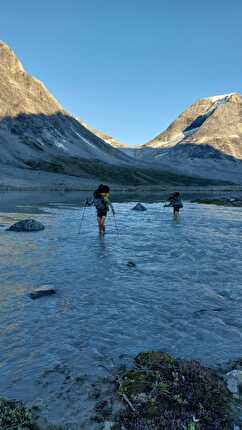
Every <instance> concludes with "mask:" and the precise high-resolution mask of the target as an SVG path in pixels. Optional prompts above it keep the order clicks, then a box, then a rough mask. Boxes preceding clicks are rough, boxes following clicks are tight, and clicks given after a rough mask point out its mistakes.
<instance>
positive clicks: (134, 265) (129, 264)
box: [127, 260, 136, 267]
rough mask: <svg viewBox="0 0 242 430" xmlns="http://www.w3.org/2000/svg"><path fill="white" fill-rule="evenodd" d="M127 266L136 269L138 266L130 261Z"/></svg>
mask: <svg viewBox="0 0 242 430" xmlns="http://www.w3.org/2000/svg"><path fill="white" fill-rule="evenodd" d="M127 266H129V267H136V264H135V263H134V261H131V260H130V261H128V263H127Z"/></svg>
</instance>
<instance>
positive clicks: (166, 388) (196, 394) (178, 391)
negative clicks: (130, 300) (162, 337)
mask: <svg viewBox="0 0 242 430" xmlns="http://www.w3.org/2000/svg"><path fill="white" fill-rule="evenodd" d="M106 370H107V373H108V375H107V378H106V380H104V381H103V384H102V385H100V383H99V384H97V385H93V390H92V395H91V397H92V399H93V400H95V406H94V409H93V413H92V415H91V417H90V426H89V427H86V428H90V429H97V430H181V429H183V430H210V429H211V430H241V429H242V398H241V386H242V361H241V360H238V361H233V362H230V363H229V364H228V365H227V366H226V367H224V369H221V368H220V369H218V370H217V371H215V370H214V369H209V368H206V367H204V366H202V365H201V364H200V363H198V362H197V361H193V360H182V359H175V358H173V357H172V356H170V355H168V354H167V353H164V352H144V353H140V354H139V355H138V356H137V357H136V358H135V359H134V362H133V365H132V366H131V367H129V368H127V367H126V366H122V367H121V368H116V369H112V371H110V369H106ZM0 428H1V430H10V429H11V430H47V429H48V430H69V427H68V426H63V427H62V426H53V425H50V426H48V425H47V424H46V423H45V424H44V426H43V424H41V420H39V411H38V408H34V407H33V408H32V410H31V409H28V408H26V407H24V405H23V404H21V402H15V401H7V400H4V399H1V400H0ZM72 428H73V427H71V429H72ZM75 429H79V427H78V425H77V426H76V427H75Z"/></svg>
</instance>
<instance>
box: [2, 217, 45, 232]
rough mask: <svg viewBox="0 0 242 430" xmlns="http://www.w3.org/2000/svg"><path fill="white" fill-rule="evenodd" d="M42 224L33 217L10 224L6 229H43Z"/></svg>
mask: <svg viewBox="0 0 242 430" xmlns="http://www.w3.org/2000/svg"><path fill="white" fill-rule="evenodd" d="M44 228H45V227H44V225H43V224H41V222H39V221H35V220H34V219H24V220H22V221H18V222H16V223H15V224H13V225H11V227H9V229H8V230H10V231H40V230H44Z"/></svg>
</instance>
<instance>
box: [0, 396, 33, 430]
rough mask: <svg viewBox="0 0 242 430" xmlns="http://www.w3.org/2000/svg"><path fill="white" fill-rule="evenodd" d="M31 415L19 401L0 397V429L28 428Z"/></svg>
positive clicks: (27, 429)
mask: <svg viewBox="0 0 242 430" xmlns="http://www.w3.org/2000/svg"><path fill="white" fill-rule="evenodd" d="M31 420H32V415H31V412H30V410H29V409H27V408H25V407H24V406H23V404H22V403H21V402H15V401H8V400H5V399H0V429H1V430H30V429H32V428H33V427H32V424H31Z"/></svg>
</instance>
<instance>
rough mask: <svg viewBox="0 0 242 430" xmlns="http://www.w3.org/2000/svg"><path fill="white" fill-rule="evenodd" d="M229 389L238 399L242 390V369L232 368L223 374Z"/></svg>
mask: <svg viewBox="0 0 242 430" xmlns="http://www.w3.org/2000/svg"><path fill="white" fill-rule="evenodd" d="M225 379H226V382H227V386H228V389H229V391H230V392H231V393H232V394H233V397H235V398H237V399H239V398H240V395H241V392H242V370H232V371H231V372H229V373H226V376H225Z"/></svg>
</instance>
